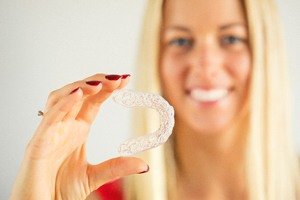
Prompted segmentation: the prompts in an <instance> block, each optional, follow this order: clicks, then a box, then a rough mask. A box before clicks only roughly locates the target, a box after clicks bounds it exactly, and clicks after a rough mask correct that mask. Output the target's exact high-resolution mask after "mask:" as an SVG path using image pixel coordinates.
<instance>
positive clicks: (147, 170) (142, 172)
mask: <svg viewBox="0 0 300 200" xmlns="http://www.w3.org/2000/svg"><path fill="white" fill-rule="evenodd" d="M149 169H150V168H149V165H147V169H146V170H145V171H141V172H140V173H139V174H144V173H146V172H149Z"/></svg>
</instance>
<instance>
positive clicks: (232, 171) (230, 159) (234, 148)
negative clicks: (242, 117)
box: [174, 123, 246, 199]
mask: <svg viewBox="0 0 300 200" xmlns="http://www.w3.org/2000/svg"><path fill="white" fill-rule="evenodd" d="M241 130H245V129H242V127H241V125H239V126H235V127H232V128H231V129H229V130H228V131H226V132H223V133H214V134H201V133H196V132H193V131H191V130H187V129H186V127H185V126H180V123H179V124H177V126H176V127H175V130H174V133H175V134H174V148H175V155H176V158H175V159H176V163H177V178H178V186H179V187H178V188H181V189H182V191H179V193H182V194H184V196H185V197H186V196H187V195H190V199H193V197H192V195H194V196H196V197H198V198H199V196H201V197H202V198H203V199H241V195H242V194H244V189H245V180H244V179H245V171H244V167H245V166H244V163H245V162H244V159H245V156H244V147H245V136H246V135H245V133H244V132H243V131H241ZM212 195H214V196H213V197H212ZM216 195H217V196H220V197H222V198H218V197H217V196H216ZM224 197H226V198H224ZM179 199H181V198H179ZM242 199H245V197H243V198H242Z"/></svg>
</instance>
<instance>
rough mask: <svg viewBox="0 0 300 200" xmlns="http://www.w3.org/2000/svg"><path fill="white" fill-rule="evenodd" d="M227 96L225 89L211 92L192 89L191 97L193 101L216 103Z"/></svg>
mask: <svg viewBox="0 0 300 200" xmlns="http://www.w3.org/2000/svg"><path fill="white" fill-rule="evenodd" d="M227 94H228V90H226V89H212V90H201V89H193V90H192V91H191V96H192V98H193V99H194V100H196V101H200V102H213V101H218V100H220V99H222V98H223V97H225V96H226V95H227Z"/></svg>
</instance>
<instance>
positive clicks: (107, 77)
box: [105, 74, 121, 81]
mask: <svg viewBox="0 0 300 200" xmlns="http://www.w3.org/2000/svg"><path fill="white" fill-rule="evenodd" d="M105 78H106V79H108V80H110V81H116V80H119V79H120V78H121V76H120V75H117V74H110V75H106V76H105Z"/></svg>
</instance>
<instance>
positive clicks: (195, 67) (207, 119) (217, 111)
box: [159, 0, 251, 133]
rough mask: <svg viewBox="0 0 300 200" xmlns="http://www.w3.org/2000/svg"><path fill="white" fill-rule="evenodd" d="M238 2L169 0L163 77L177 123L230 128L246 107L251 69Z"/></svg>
mask: <svg viewBox="0 0 300 200" xmlns="http://www.w3.org/2000/svg"><path fill="white" fill-rule="evenodd" d="M247 34H248V33H247V22H246V19H245V16H244V11H243V8H242V4H241V2H240V1H239V0H226V1H224V0H209V1H207V0H187V1H183V0H166V1H165V5H164V18H163V27H162V32H161V50H162V55H161V59H160V69H159V71H160V78H161V83H162V89H163V94H164V96H165V97H166V98H167V99H168V100H169V102H170V103H171V104H172V105H173V106H174V107H175V111H176V120H177V121H176V123H177V124H181V125H184V126H185V127H186V128H189V129H191V130H193V131H196V132H202V133H217V132H222V131H224V130H225V129H226V128H228V127H229V126H230V125H231V124H232V123H234V121H236V120H237V118H238V117H237V116H239V114H240V113H241V110H242V109H243V107H244V104H245V99H246V94H247V85H248V84H247V83H248V79H249V73H250V64H251V63H250V62H251V60H250V51H249V46H248V35H247Z"/></svg>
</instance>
